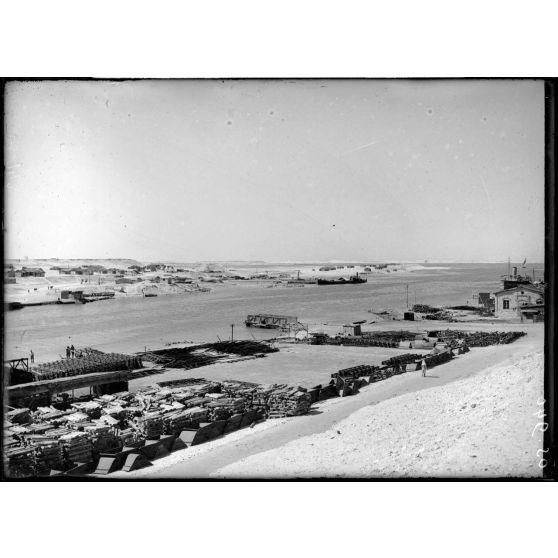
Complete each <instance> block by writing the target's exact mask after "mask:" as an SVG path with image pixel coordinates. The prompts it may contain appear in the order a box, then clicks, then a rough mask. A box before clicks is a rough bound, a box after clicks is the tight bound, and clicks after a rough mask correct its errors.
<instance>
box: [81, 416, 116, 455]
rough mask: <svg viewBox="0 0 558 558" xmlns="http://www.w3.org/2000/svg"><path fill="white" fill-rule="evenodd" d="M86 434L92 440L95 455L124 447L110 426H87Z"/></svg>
mask: <svg viewBox="0 0 558 558" xmlns="http://www.w3.org/2000/svg"><path fill="white" fill-rule="evenodd" d="M84 432H86V433H87V434H88V435H89V437H90V438H91V442H92V444H93V452H94V453H95V455H98V454H99V453H103V452H107V451H110V450H113V449H115V448H120V447H122V443H121V441H120V439H119V437H118V436H117V435H116V433H115V431H114V429H112V428H110V427H109V426H105V425H101V424H96V425H93V426H86V427H85V428H84Z"/></svg>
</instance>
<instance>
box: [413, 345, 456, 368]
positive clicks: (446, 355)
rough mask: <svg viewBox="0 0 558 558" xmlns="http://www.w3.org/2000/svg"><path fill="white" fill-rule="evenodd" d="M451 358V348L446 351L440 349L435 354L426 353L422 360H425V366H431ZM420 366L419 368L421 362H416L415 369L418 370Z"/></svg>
mask: <svg viewBox="0 0 558 558" xmlns="http://www.w3.org/2000/svg"><path fill="white" fill-rule="evenodd" d="M452 358H453V353H452V351H451V349H448V350H446V351H441V352H439V353H436V354H430V355H427V356H426V357H424V360H425V361H426V366H427V367H428V368H432V367H433V366H438V365H439V364H444V362H448V360H451V359H452ZM420 368H421V362H418V363H417V368H416V369H417V370H420Z"/></svg>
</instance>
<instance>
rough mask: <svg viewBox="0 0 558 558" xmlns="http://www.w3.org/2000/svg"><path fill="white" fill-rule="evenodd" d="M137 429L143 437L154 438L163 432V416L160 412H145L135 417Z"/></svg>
mask: <svg viewBox="0 0 558 558" xmlns="http://www.w3.org/2000/svg"><path fill="white" fill-rule="evenodd" d="M135 423H136V424H137V426H138V430H139V432H140V433H141V435H142V436H144V437H145V438H156V437H158V436H160V435H161V434H163V417H162V416H161V413H158V412H156V413H146V414H145V415H143V416H141V417H138V418H136V419H135Z"/></svg>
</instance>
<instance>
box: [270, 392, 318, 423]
mask: <svg viewBox="0 0 558 558" xmlns="http://www.w3.org/2000/svg"><path fill="white" fill-rule="evenodd" d="M267 404H268V408H269V411H268V416H269V417H270V418H279V417H293V416H297V415H305V414H306V413H308V411H309V410H310V405H311V403H310V395H308V393H307V392H306V390H304V391H303V390H302V388H296V387H289V388H285V389H280V390H276V391H274V392H273V393H272V394H271V395H270V396H269V399H268V402H267Z"/></svg>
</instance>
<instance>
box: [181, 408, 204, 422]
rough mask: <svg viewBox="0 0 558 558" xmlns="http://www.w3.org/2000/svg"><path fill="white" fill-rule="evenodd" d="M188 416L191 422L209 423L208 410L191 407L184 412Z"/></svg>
mask: <svg viewBox="0 0 558 558" xmlns="http://www.w3.org/2000/svg"><path fill="white" fill-rule="evenodd" d="M182 412H183V413H184V414H185V415H186V416H190V420H191V421H192V422H194V423H200V422H207V420H208V410H207V409H205V408H204V407H191V408H189V409H184V411H182Z"/></svg>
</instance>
